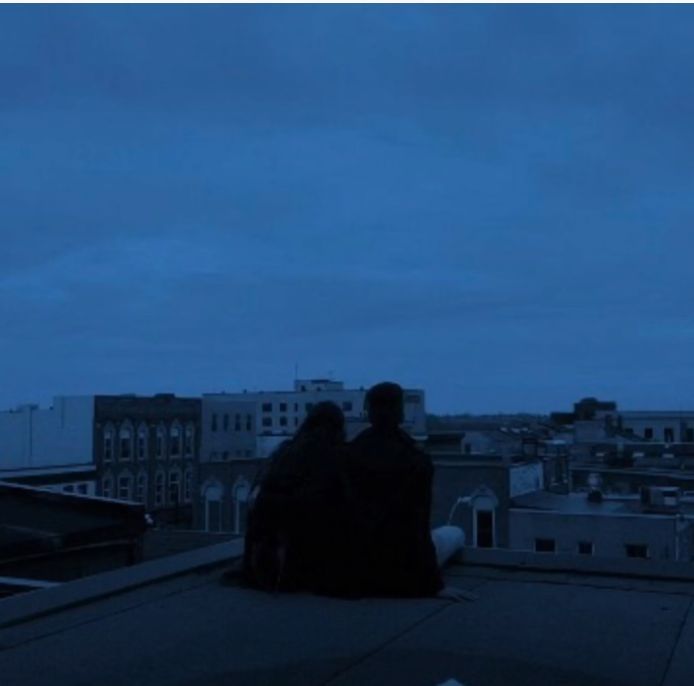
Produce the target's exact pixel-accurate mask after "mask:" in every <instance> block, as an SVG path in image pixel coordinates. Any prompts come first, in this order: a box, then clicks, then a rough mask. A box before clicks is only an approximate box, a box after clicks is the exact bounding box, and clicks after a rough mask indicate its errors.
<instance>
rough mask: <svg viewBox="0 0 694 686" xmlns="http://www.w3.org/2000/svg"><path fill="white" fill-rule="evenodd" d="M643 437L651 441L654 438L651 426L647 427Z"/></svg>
mask: <svg viewBox="0 0 694 686" xmlns="http://www.w3.org/2000/svg"><path fill="white" fill-rule="evenodd" d="M643 437H644V438H645V439H646V440H647V441H650V440H651V439H652V438H653V429H652V428H651V427H650V426H647V427H646V428H645V429H644V430H643Z"/></svg>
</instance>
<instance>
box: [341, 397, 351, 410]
mask: <svg viewBox="0 0 694 686" xmlns="http://www.w3.org/2000/svg"><path fill="white" fill-rule="evenodd" d="M342 409H343V410H344V411H345V412H351V411H352V401H351V400H345V401H344V402H343V403H342Z"/></svg>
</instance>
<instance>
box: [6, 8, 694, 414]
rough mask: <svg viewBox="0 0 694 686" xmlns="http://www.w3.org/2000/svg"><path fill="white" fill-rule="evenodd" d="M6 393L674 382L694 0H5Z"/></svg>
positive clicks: (683, 272)
mask: <svg viewBox="0 0 694 686" xmlns="http://www.w3.org/2000/svg"><path fill="white" fill-rule="evenodd" d="M0 19H1V21H0V65H2V66H1V67H0V85H2V88H1V89H0V124H1V126H0V160H1V161H2V164H0V178H1V179H2V184H1V185H0V201H1V202H0V208H2V209H0V218H1V219H2V223H1V224H0V226H2V237H3V250H2V251H1V252H0V324H1V325H2V336H0V409H9V408H11V407H14V406H16V405H18V404H21V403H27V402H40V403H41V404H47V403H49V402H50V399H51V398H52V397H53V396H54V395H72V394H101V393H103V394H110V393H114V394H118V393H127V392H134V393H138V394H151V393H157V392H175V393H176V394H177V395H181V396H186V395H200V394H201V393H205V392H215V391H218V390H222V389H225V390H230V391H238V390H242V389H243V388H248V389H249V390H255V389H268V390H275V389H282V388H290V387H291V383H292V379H293V377H294V370H295V365H297V364H298V367H299V372H300V376H303V377H321V376H327V375H329V374H330V373H331V372H332V374H333V375H334V376H335V378H337V379H341V380H344V381H345V383H346V384H347V385H348V386H350V387H359V386H362V385H364V386H368V385H371V384H372V383H376V382H378V381H381V380H383V379H391V380H395V381H397V382H399V383H401V384H402V385H403V386H407V387H413V388H423V389H424V390H425V391H426V397H427V409H428V410H429V411H431V412H435V413H446V412H451V413H455V412H471V413H493V412H531V413H547V412H550V411H554V410H561V409H564V408H567V409H568V408H570V407H571V404H572V403H573V402H574V401H576V400H578V399H580V398H582V397H585V396H596V397H599V398H604V399H609V400H615V401H617V402H618V403H619V406H620V408H622V409H659V408H663V409H672V410H676V409H688V408H692V407H694V393H693V392H692V390H691V389H692V388H694V368H693V367H692V365H691V362H690V355H691V352H690V351H691V348H692V342H694V319H693V318H692V314H691V311H690V304H689V300H690V297H689V294H690V292H692V290H693V289H694V277H692V274H691V268H690V262H691V258H690V256H689V252H690V248H691V246H692V234H691V231H690V229H689V223H690V222H691V218H692V210H691V202H690V196H691V190H692V182H693V181H694V170H693V169H692V165H691V156H692V155H691V153H692V148H693V147H694V137H693V135H694V134H693V133H692V128H691V123H690V122H691V119H692V112H693V110H694V97H693V96H692V94H691V91H690V89H688V88H687V84H688V82H689V74H690V73H691V71H692V67H694V46H693V45H692V43H691V40H690V36H691V32H692V29H694V10H693V9H692V8H691V7H688V6H668V7H662V6H630V7H625V6H590V7H588V6H532V7H529V6H525V7H514V6H436V7H424V6H289V7H287V6H255V7H253V6H204V7H203V6H195V7H190V6H188V7H185V6H155V7H152V6H130V7H128V6H117V7H113V6H111V7H109V6H63V7H48V6H24V7H21V6H14V7H12V6H4V7H2V8H0Z"/></svg>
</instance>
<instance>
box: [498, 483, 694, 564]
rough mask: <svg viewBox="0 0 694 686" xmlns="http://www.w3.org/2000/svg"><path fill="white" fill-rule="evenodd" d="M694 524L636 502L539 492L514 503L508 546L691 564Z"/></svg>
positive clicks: (536, 550) (585, 495)
mask: <svg viewBox="0 0 694 686" xmlns="http://www.w3.org/2000/svg"><path fill="white" fill-rule="evenodd" d="M692 531H693V529H692V522H691V519H690V518H689V517H686V516H684V515H683V514H682V513H681V512H676V511H674V510H673V511H672V512H671V513H665V512H659V513H654V512H649V511H646V510H645V509H644V508H642V507H641V504H640V502H639V501H638V500H637V499H634V498H608V497H598V498H596V499H594V500H593V499H591V498H590V497H589V496H588V495H587V494H570V495H553V494H547V493H542V494H539V493H536V494H531V495H527V496H525V497H521V498H517V499H515V500H514V506H513V507H512V508H511V510H510V513H509V547H510V548H512V549H514V550H529V551H535V552H546V553H557V554H561V553H566V554H575V555H589V556H596V557H607V558H625V557H637V558H643V559H649V560H675V561H687V562H688V561H691V560H692V554H693V552H694V550H693V548H692Z"/></svg>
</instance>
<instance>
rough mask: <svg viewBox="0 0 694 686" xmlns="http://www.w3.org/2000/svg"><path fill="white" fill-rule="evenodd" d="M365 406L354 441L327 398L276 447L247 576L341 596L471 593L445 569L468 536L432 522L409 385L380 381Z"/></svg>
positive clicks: (429, 475)
mask: <svg viewBox="0 0 694 686" xmlns="http://www.w3.org/2000/svg"><path fill="white" fill-rule="evenodd" d="M365 407H366V411H367V414H368V419H369V423H370V427H369V428H367V429H366V430H364V431H363V432H362V433H360V434H359V435H358V436H357V437H356V438H355V439H354V440H353V441H352V442H351V443H349V444H347V443H345V420H344V416H343V414H342V411H341V410H340V408H339V407H338V406H337V405H335V404H334V403H332V402H321V403H318V404H317V405H315V406H314V407H313V409H312V410H311V412H310V413H309V415H308V416H307V418H306V420H305V421H304V422H303V424H302V425H301V427H300V428H299V430H298V431H297V433H296V435H295V436H294V437H293V438H292V439H291V440H289V441H286V442H285V443H283V444H282V445H281V446H280V447H279V448H278V449H277V450H276V451H275V452H274V453H273V455H271V457H270V458H269V464H268V468H267V469H266V470H265V472H264V473H263V475H262V477H261V478H260V482H259V484H258V486H257V487H256V488H254V489H253V492H252V494H251V504H250V510H249V516H248V526H247V533H246V540H245V550H244V560H243V577H244V579H245V581H246V582H247V583H248V584H249V585H251V586H253V587H256V588H262V589H266V590H274V591H292V590H305V591H309V592H313V593H319V594H324V595H331V596H339V597H364V596H396V597H426V596H439V597H446V598H449V599H453V600H459V599H461V596H462V597H465V594H464V593H463V592H461V591H457V590H455V589H447V588H445V587H444V583H443V580H442V576H441V567H442V566H443V564H444V563H445V562H446V561H447V560H448V559H450V558H451V557H452V556H453V555H454V554H455V553H457V552H458V551H459V550H461V549H462V547H463V544H464V541H465V537H464V534H463V531H462V530H461V529H459V528H458V527H453V526H445V527H440V528H439V529H435V530H434V531H431V529H430V517H431V498H432V481H433V465H432V462H431V458H430V457H429V456H428V455H427V454H426V453H425V452H424V451H422V450H421V449H420V448H419V447H418V446H417V444H416V443H415V441H414V440H413V439H412V438H411V437H410V436H409V435H408V434H407V433H406V432H405V431H403V430H402V429H401V428H400V425H401V424H402V422H403V419H404V394H403V390H402V388H401V387H400V386H399V385H397V384H394V383H388V382H386V383H380V384H377V385H376V386H374V387H372V388H371V389H370V390H369V391H368V393H367V395H366V400H365Z"/></svg>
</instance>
